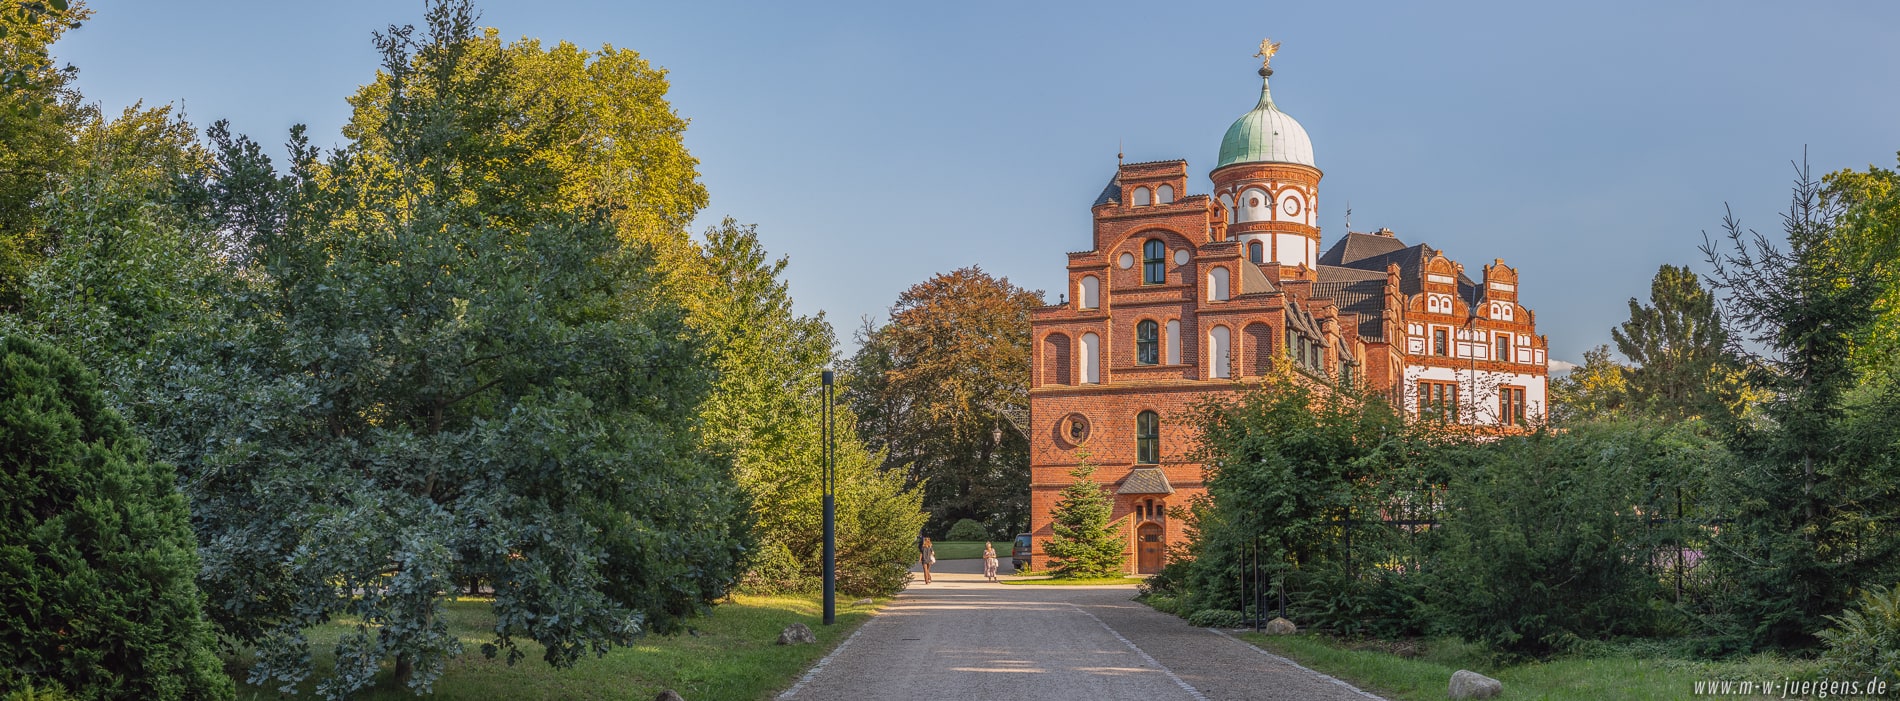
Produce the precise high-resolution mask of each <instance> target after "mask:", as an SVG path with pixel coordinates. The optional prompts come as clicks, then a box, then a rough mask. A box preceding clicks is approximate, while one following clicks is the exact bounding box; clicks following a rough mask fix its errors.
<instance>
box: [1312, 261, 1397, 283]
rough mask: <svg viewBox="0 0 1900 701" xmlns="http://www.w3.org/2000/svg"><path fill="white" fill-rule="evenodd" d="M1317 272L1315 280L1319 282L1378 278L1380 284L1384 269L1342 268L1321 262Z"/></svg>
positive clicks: (1382, 280)
mask: <svg viewBox="0 0 1900 701" xmlns="http://www.w3.org/2000/svg"><path fill="white" fill-rule="evenodd" d="M1318 272H1319V280H1318V281H1317V282H1320V283H1328V282H1358V281H1360V280H1378V281H1379V282H1380V283H1382V284H1383V283H1384V282H1385V271H1384V270H1360V269H1358V268H1342V267H1339V266H1337V265H1326V264H1323V263H1322V264H1320V266H1319V271H1318Z"/></svg>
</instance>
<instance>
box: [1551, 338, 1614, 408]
mask: <svg viewBox="0 0 1900 701" xmlns="http://www.w3.org/2000/svg"><path fill="white" fill-rule="evenodd" d="M1627 370H1628V368H1626V367H1624V366H1623V364H1622V363H1619V362H1616V359H1615V358H1612V357H1610V347H1609V346H1607V345H1604V346H1597V347H1595V348H1592V349H1590V350H1587V351H1584V352H1583V364H1582V365H1578V366H1576V367H1574V368H1571V369H1570V372H1569V373H1568V374H1565V375H1564V376H1562V377H1555V378H1551V380H1550V415H1551V421H1552V422H1554V423H1560V424H1561V423H1568V422H1572V421H1589V420H1593V419H1602V418H1608V417H1612V416H1617V415H1620V414H1621V413H1622V412H1623V411H1624V410H1625V408H1626V407H1627V405H1628V404H1629V380H1628V378H1627V377H1626V376H1625V371H1627Z"/></svg>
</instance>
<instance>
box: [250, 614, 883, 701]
mask: <svg viewBox="0 0 1900 701" xmlns="http://www.w3.org/2000/svg"><path fill="white" fill-rule="evenodd" d="M734 599H735V600H734V601H733V602H732V603H727V604H723V605H721V606H719V607H717V608H715V609H714V610H713V613H712V615H710V616H708V617H706V618H701V619H698V620H695V621H693V622H692V625H693V627H694V628H695V629H696V630H697V632H698V635H685V634H682V635H679V636H674V637H664V638H663V637H657V636H655V637H648V638H646V639H643V640H641V641H640V642H639V643H637V644H635V645H634V646H632V647H626V648H615V649H614V650H613V651H611V652H609V653H607V655H606V656H604V657H588V658H585V659H583V660H581V661H580V662H579V663H578V664H576V665H575V666H574V667H573V668H570V669H564V670H562V669H555V668H553V667H550V666H548V664H547V663H546V662H543V661H542V660H541V654H542V648H541V646H540V645H537V644H534V643H532V642H527V641H523V642H522V643H521V649H522V652H524V653H526V654H527V656H528V657H527V659H525V660H522V661H521V662H518V663H516V664H515V665H513V666H509V665H508V664H507V661H506V660H505V659H503V658H500V657H498V658H497V659H493V660H491V659H488V658H486V657H483V656H482V654H481V644H482V643H484V642H488V641H489V640H491V639H492V637H493V636H492V632H491V631H492V630H493V626H494V623H495V617H494V614H493V613H491V612H490V609H489V602H488V601H487V600H485V599H462V600H459V601H454V602H451V603H449V604H448V606H447V614H446V615H447V617H448V619H449V630H450V631H451V632H452V633H454V634H455V635H456V636H458V637H459V638H461V640H462V645H463V646H464V647H465V648H466V650H465V651H464V652H463V654H462V655H461V656H460V657H457V658H455V659H453V660H450V661H449V663H448V667H447V669H446V670H445V671H444V672H443V674H442V678H441V679H440V680H438V681H437V682H436V684H435V695H434V696H433V697H432V698H435V699H443V700H451V701H452V700H455V699H630V698H631V699H649V698H653V697H654V696H655V695H657V694H658V693H660V691H661V690H663V689H672V690H674V691H677V692H679V693H680V695H682V696H684V697H686V698H689V699H693V701H703V700H712V699H732V700H734V701H737V700H740V699H744V700H746V701H751V700H753V699H759V698H763V697H765V696H766V695H767V694H768V693H770V692H772V691H775V690H778V689H783V688H786V687H789V686H791V685H792V683H793V682H794V681H796V680H797V678H798V675H799V674H800V673H801V672H803V671H804V670H805V668H807V667H810V666H811V665H812V663H814V662H816V661H817V660H818V658H820V657H823V656H824V655H825V653H827V652H830V651H831V649H832V648H834V647H837V645H838V643H839V642H842V641H843V640H844V638H845V636H847V635H850V634H851V631H853V630H856V629H857V627H858V626H859V625H861V624H863V623H864V621H866V620H868V619H869V618H870V616H871V613H872V612H873V611H874V610H875V609H876V608H877V606H878V605H881V604H882V603H883V602H884V601H886V600H883V599H880V600H879V602H878V604H874V605H868V606H855V605H851V604H850V602H849V601H848V600H841V601H839V605H838V618H837V621H838V623H837V625H833V626H824V625H820V620H821V616H822V615H823V608H822V606H823V604H822V602H821V601H820V600H819V598H818V597H817V596H810V597H806V596H745V595H738V596H735V597H734ZM793 623H804V624H805V625H807V626H810V627H811V629H812V632H813V633H814V634H815V635H817V636H818V644H817V645H785V646H781V645H777V644H775V643H776V642H777V639H778V634H779V631H781V630H783V629H784V628H785V626H788V625H791V624H793ZM350 629H351V627H350V626H349V625H347V624H346V623H336V624H331V625H326V626H321V627H318V628H315V629H312V630H311V631H309V634H310V638H311V648H312V653H313V654H314V655H315V657H316V659H317V667H318V670H319V671H320V672H326V673H327V671H328V669H329V667H330V665H331V660H332V659H333V657H334V655H333V654H332V652H331V648H332V646H334V645H335V643H336V640H337V639H338V637H340V636H341V635H342V634H343V633H344V632H345V631H346V630H350ZM248 663H249V660H248V659H238V660H231V661H229V662H228V663H227V666H228V667H229V668H230V671H231V676H232V677H233V678H234V679H236V680H237V681H238V698H239V699H277V698H283V697H282V696H280V695H279V694H278V693H277V690H276V688H275V687H274V686H266V687H256V686H250V685H247V684H245V683H244V675H245V670H246V669H247V668H248ZM314 688H315V684H312V683H306V684H303V685H302V688H301V691H303V692H304V693H305V694H309V693H312V692H313V690H314ZM306 698H307V697H306ZM352 698H354V699H369V700H373V701H374V700H388V701H395V700H397V699H402V700H404V701H413V700H414V699H415V698H417V697H416V696H415V695H413V694H411V693H409V691H408V690H407V689H403V688H401V687H398V686H396V685H394V684H392V683H391V682H390V666H389V665H387V664H386V665H384V667H383V673H382V674H381V675H380V676H379V677H378V682H377V685H376V686H375V687H374V688H373V689H370V690H368V691H365V692H363V693H361V694H358V695H356V696H354V697H352Z"/></svg>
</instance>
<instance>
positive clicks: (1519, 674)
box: [1237, 632, 1816, 701]
mask: <svg viewBox="0 0 1900 701" xmlns="http://www.w3.org/2000/svg"><path fill="white" fill-rule="evenodd" d="M1237 637H1239V638H1241V639H1243V640H1246V641H1247V642H1250V643H1253V644H1254V645H1257V646H1259V647H1260V648H1261V649H1264V650H1267V651H1269V652H1272V653H1274V654H1277V655H1280V656H1283V657H1286V658H1288V659H1291V660H1293V661H1295V662H1298V663H1300V664H1302V665H1305V666H1307V667H1311V668H1313V669H1316V670H1319V671H1321V672H1324V673H1326V674H1330V675H1333V676H1335V677H1338V678H1340V679H1344V680H1346V681H1348V682H1351V683H1353V684H1354V685H1355V686H1358V687H1360V688H1363V689H1365V690H1367V691H1370V692H1373V693H1376V694H1379V695H1381V696H1385V697H1387V698H1391V699H1402V700H1404V701H1426V700H1428V699H1429V700H1430V701H1439V700H1441V699H1444V698H1445V691H1446V689H1447V688H1448V687H1449V685H1450V683H1451V674H1452V672H1455V671H1457V670H1459V669H1469V670H1472V671H1474V672H1478V673H1481V674H1484V675H1486V676H1490V677H1493V678H1496V679H1497V680H1498V681H1501V682H1503V683H1504V695H1503V696H1501V697H1499V698H1503V699H1540V700H1545V701H1570V700H1572V699H1576V700H1579V701H1582V700H1594V699H1628V700H1630V701H1661V700H1664V699H1684V698H1692V697H1695V696H1696V695H1697V694H1696V686H1695V684H1696V682H1698V681H1719V680H1731V681H1755V682H1757V683H1760V682H1764V681H1771V680H1772V681H1776V682H1780V681H1784V680H1788V679H1806V678H1812V677H1813V676H1814V673H1815V672H1816V669H1815V668H1814V665H1813V664H1812V663H1808V662H1800V661H1792V660H1787V659H1783V658H1779V657H1775V656H1772V655H1763V656H1758V657H1753V658H1749V659H1746V660H1737V661H1728V662H1698V661H1689V660H1678V659H1670V658H1666V657H1643V658H1638V657H1634V656H1630V655H1623V654H1613V655H1608V656H1602V657H1575V658H1562V659H1555V660H1549V661H1544V662H1531V663H1525V664H1517V665H1509V666H1504V667H1496V666H1493V665H1490V664H1487V663H1483V662H1481V661H1480V660H1479V659H1478V658H1481V657H1482V654H1481V652H1480V651H1479V650H1478V648H1477V646H1474V645H1470V644H1467V643H1462V642H1458V641H1454V640H1446V641H1432V642H1427V643H1422V644H1414V645H1410V646H1408V648H1409V650H1410V651H1412V652H1413V655H1414V656H1409V657H1408V656H1401V655H1397V654H1393V653H1391V652H1387V651H1385V650H1379V649H1369V648H1361V649H1354V647H1353V646H1352V645H1350V644H1347V643H1345V642H1342V641H1339V640H1335V639H1331V638H1327V637H1325V636H1320V635H1313V634H1302V635H1287V636H1268V635H1260V634H1257V633H1251V632H1248V633H1239V634H1237ZM1775 697H1776V696H1771V695H1758V696H1729V697H1727V698H1775Z"/></svg>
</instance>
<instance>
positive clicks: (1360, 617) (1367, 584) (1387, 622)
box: [1267, 569, 1425, 639]
mask: <svg viewBox="0 0 1900 701" xmlns="http://www.w3.org/2000/svg"><path fill="white" fill-rule="evenodd" d="M1290 579H1291V580H1292V581H1290V584H1291V586H1289V587H1288V592H1287V600H1288V609H1289V614H1288V615H1291V616H1294V617H1296V618H1298V619H1299V620H1300V623H1301V624H1302V625H1304V626H1306V627H1308V628H1319V629H1324V630H1327V631H1330V632H1332V633H1333V634H1335V635H1342V636H1351V637H1360V636H1371V637H1377V638H1387V639H1393V638H1403V637H1411V636H1415V635H1418V634H1420V633H1422V632H1424V627H1425V622H1424V621H1423V620H1422V618H1423V612H1422V608H1421V605H1420V601H1419V599H1420V596H1419V595H1420V593H1421V592H1419V591H1418V589H1419V586H1420V584H1421V583H1420V581H1419V579H1420V577H1419V576H1418V575H1416V574H1400V573H1396V572H1392V571H1389V570H1383V569H1375V570H1373V571H1371V572H1369V573H1364V574H1361V575H1360V576H1358V577H1347V576H1345V575H1344V573H1342V572H1340V571H1339V570H1337V569H1331V570H1320V571H1315V572H1312V573H1307V576H1304V577H1297V578H1290ZM1269 594H1271V592H1269ZM1274 603H1275V602H1273V601H1271V600H1270V601H1268V603H1267V605H1268V606H1269V607H1271V606H1273V605H1274Z"/></svg>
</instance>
